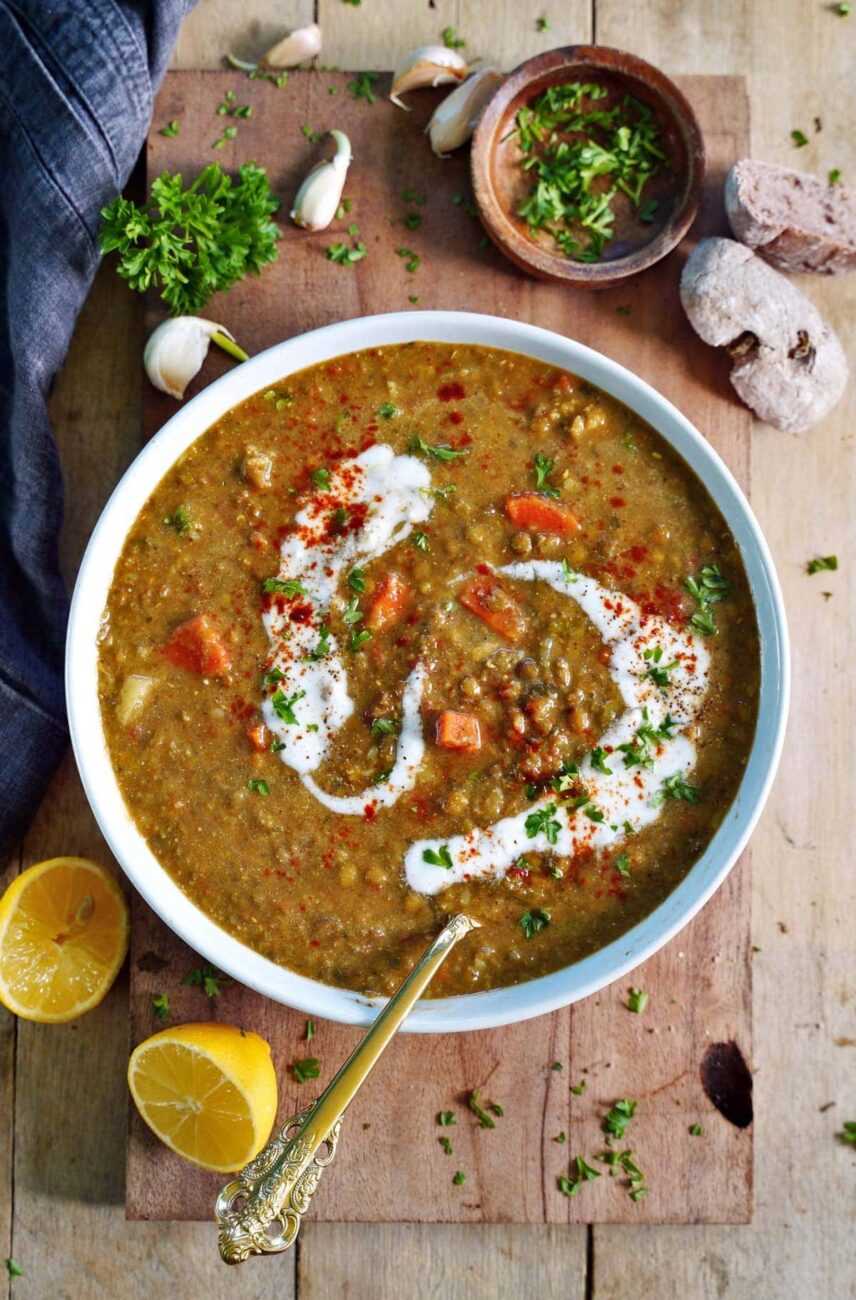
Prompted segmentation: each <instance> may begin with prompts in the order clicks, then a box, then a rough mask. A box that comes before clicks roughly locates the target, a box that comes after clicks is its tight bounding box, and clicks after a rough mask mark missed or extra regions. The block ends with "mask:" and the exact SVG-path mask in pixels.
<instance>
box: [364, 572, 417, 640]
mask: <svg viewBox="0 0 856 1300" xmlns="http://www.w3.org/2000/svg"><path fill="white" fill-rule="evenodd" d="M409 600H410V587H409V585H408V584H407V583H406V582H405V580H404V578H402V577H401V575H400V574H399V573H394V572H392V571H391V572H389V573H385V574H384V575H383V577H382V578H381V580H380V582H379V583H378V585H377V589H376V591H375V593H374V595H373V596H372V601H371V605H370V607H369V612H368V614H367V615H366V627H368V628H370V629H371V630H372V632H381V631H382V630H383V629H384V628H385V627H389V625H390V623H395V622H396V620H397V619H399V618H401V616H402V614H403V613H404V611H405V609H406V608H407V604H408V602H409Z"/></svg>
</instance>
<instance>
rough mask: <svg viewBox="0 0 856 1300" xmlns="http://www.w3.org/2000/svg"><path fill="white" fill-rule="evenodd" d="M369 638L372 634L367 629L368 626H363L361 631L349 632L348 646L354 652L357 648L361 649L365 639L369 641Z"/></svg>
mask: <svg viewBox="0 0 856 1300" xmlns="http://www.w3.org/2000/svg"><path fill="white" fill-rule="evenodd" d="M371 639H372V634H371V632H370V631H369V630H368V628H364V629H363V631H362V632H357V631H356V630H355V631H353V632H352V633H351V639H350V641H349V642H348V645H349V648H350V649H351V650H352V651H353V652H354V653H355V654H356V652H357V650H361V649H362V648H363V646H364V645H365V643H366V642H367V641H371Z"/></svg>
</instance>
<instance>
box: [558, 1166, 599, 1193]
mask: <svg viewBox="0 0 856 1300" xmlns="http://www.w3.org/2000/svg"><path fill="white" fill-rule="evenodd" d="M574 1168H575V1170H576V1174H575V1176H574V1177H573V1178H567V1177H566V1176H565V1175H564V1174H560V1175H559V1177H558V1178H557V1180H556V1182H557V1185H558V1188H559V1191H560V1192H561V1193H562V1195H563V1196H568V1197H570V1196H576V1194H577V1192H578V1191H579V1190H580V1188H581V1187H582V1185H583V1183H590V1182H592V1181H593V1179H595V1178H600V1170H599V1169H592V1167H591V1165H590V1164H587V1163H586V1161H585V1160H584V1159H583V1157H582V1156H575V1157H574Z"/></svg>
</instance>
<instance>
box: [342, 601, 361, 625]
mask: <svg viewBox="0 0 856 1300" xmlns="http://www.w3.org/2000/svg"><path fill="white" fill-rule="evenodd" d="M362 620H363V611H362V610H361V609H360V607H359V599H358V598H357V597H356V596H352V597H351V599H350V600H349V601H348V603H347V605H346V607H345V611H344V613H343V614H342V622H343V623H347V625H348V627H351V626H352V624H354V623H361V622H362Z"/></svg>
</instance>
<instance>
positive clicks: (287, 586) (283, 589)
mask: <svg viewBox="0 0 856 1300" xmlns="http://www.w3.org/2000/svg"><path fill="white" fill-rule="evenodd" d="M262 591H263V592H264V593H265V595H266V596H271V595H273V594H274V593H275V594H276V595H278V596H288V597H289V599H291V600H293V599H294V597H295V596H308V595H309V592H308V591H307V590H306V588H305V587H304V585H303V583H302V582H301V581H300V579H299V578H265V580H264V582H263V583H262Z"/></svg>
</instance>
